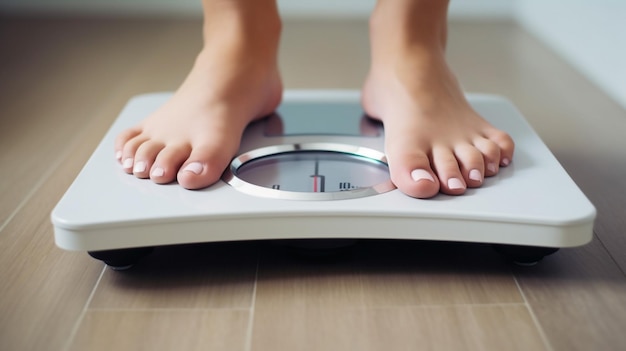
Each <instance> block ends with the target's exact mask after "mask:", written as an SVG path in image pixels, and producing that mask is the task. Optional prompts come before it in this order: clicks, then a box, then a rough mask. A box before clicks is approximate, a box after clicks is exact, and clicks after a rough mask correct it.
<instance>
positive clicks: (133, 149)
mask: <svg viewBox="0 0 626 351" xmlns="http://www.w3.org/2000/svg"><path fill="white" fill-rule="evenodd" d="M146 141H147V138H146V137H144V136H142V135H141V134H139V135H137V136H135V137H134V138H132V139H130V140H128V141H127V142H126V144H124V147H123V149H122V157H121V162H122V168H123V169H124V171H125V172H126V173H129V174H131V173H133V168H134V166H135V154H136V153H137V150H138V149H139V147H140V146H141V145H142V144H143V143H145V142H146Z"/></svg>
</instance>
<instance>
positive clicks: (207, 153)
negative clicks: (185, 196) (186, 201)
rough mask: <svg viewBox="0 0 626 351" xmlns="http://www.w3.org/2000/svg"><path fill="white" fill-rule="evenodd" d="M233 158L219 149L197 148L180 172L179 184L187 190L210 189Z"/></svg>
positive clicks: (211, 147) (178, 176)
mask: <svg viewBox="0 0 626 351" xmlns="http://www.w3.org/2000/svg"><path fill="white" fill-rule="evenodd" d="M231 157H232V156H231V155H230V153H229V152H225V150H222V148H219V147H214V146H201V147H195V148H194V149H193V151H192V152H191V154H190V155H189V158H188V159H187V160H186V161H185V162H184V163H183V165H182V167H181V168H180V171H179V172H178V175H177V179H178V183H179V184H180V185H181V186H183V187H184V188H186V189H201V188H205V187H208V186H209V185H212V184H213V183H215V182H217V181H218V180H219V179H220V177H221V176H222V173H223V172H224V169H226V167H227V166H228V163H229V161H230V159H231Z"/></svg>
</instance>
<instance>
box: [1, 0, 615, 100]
mask: <svg viewBox="0 0 626 351" xmlns="http://www.w3.org/2000/svg"><path fill="white" fill-rule="evenodd" d="M278 3H279V6H280V11H281V12H282V14H283V16H284V17H285V18H298V17H346V18H363V17H367V16H368V15H369V13H370V10H371V8H372V7H373V6H374V4H375V0H342V1H333V0H278ZM2 13H4V15H5V16H6V15H32V14H37V15H41V14H46V15H54V16H68V15H81V16H84V15H89V16H94V15H95V16H106V17H110V16H132V17H136V16H142V17H143V16H146V17H189V16H197V17H199V16H201V1H200V0H177V1H170V0H0V14H2ZM450 17H451V19H453V20H476V21H494V20H496V21H514V22H517V23H518V24H520V25H521V26H522V27H523V28H524V29H526V30H527V31H529V32H530V33H531V34H533V35H534V36H536V37H537V38H538V39H540V40H541V41H543V42H544V43H546V44H547V45H548V46H550V47H551V48H552V49H553V50H555V51H556V52H557V53H558V54H560V55H561V56H562V57H563V58H564V59H565V60H567V61H568V62H569V63H570V64H572V65H573V66H574V67H576V68H577V69H578V70H579V71H580V72H581V73H583V74H584V75H585V76H587V78H589V79H590V80H591V81H593V82H594V83H595V84H597V85H598V86H599V87H600V88H601V89H603V90H604V91H605V92H606V93H607V94H608V95H609V96H611V97H613V98H614V99H615V100H617V102H618V103H620V104H621V105H622V106H624V107H626V79H625V78H626V40H625V39H624V38H625V35H626V1H623V0H504V1H503V0H456V1H455V0H452V1H451V7H450Z"/></svg>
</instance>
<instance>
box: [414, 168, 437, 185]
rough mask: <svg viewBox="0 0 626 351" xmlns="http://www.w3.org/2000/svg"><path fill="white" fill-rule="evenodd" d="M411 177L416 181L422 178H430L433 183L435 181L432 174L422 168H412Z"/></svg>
mask: <svg viewBox="0 0 626 351" xmlns="http://www.w3.org/2000/svg"><path fill="white" fill-rule="evenodd" d="M411 178H413V180H414V181H416V182H419V181H420V180H422V179H425V180H430V181H431V182H433V183H434V182H435V179H434V178H433V176H432V174H430V172H428V171H427V170H424V169H414V170H413V171H412V172H411Z"/></svg>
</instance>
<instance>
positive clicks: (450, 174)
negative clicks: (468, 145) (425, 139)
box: [432, 147, 467, 195]
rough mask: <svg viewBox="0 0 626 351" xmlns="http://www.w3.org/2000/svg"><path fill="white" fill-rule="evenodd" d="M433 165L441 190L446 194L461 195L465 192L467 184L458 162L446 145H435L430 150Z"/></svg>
mask: <svg viewBox="0 0 626 351" xmlns="http://www.w3.org/2000/svg"><path fill="white" fill-rule="evenodd" d="M432 159H433V166H434V168H435V171H436V172H437V177H439V182H440V183H441V192H443V193H445V194H448V195H461V194H463V193H465V190H466V189H467V184H466V183H465V179H464V177H463V174H462V173H461V170H460V168H459V162H458V160H457V158H456V156H455V155H454V153H453V152H452V150H450V149H448V148H446V147H435V148H433V152H432Z"/></svg>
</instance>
